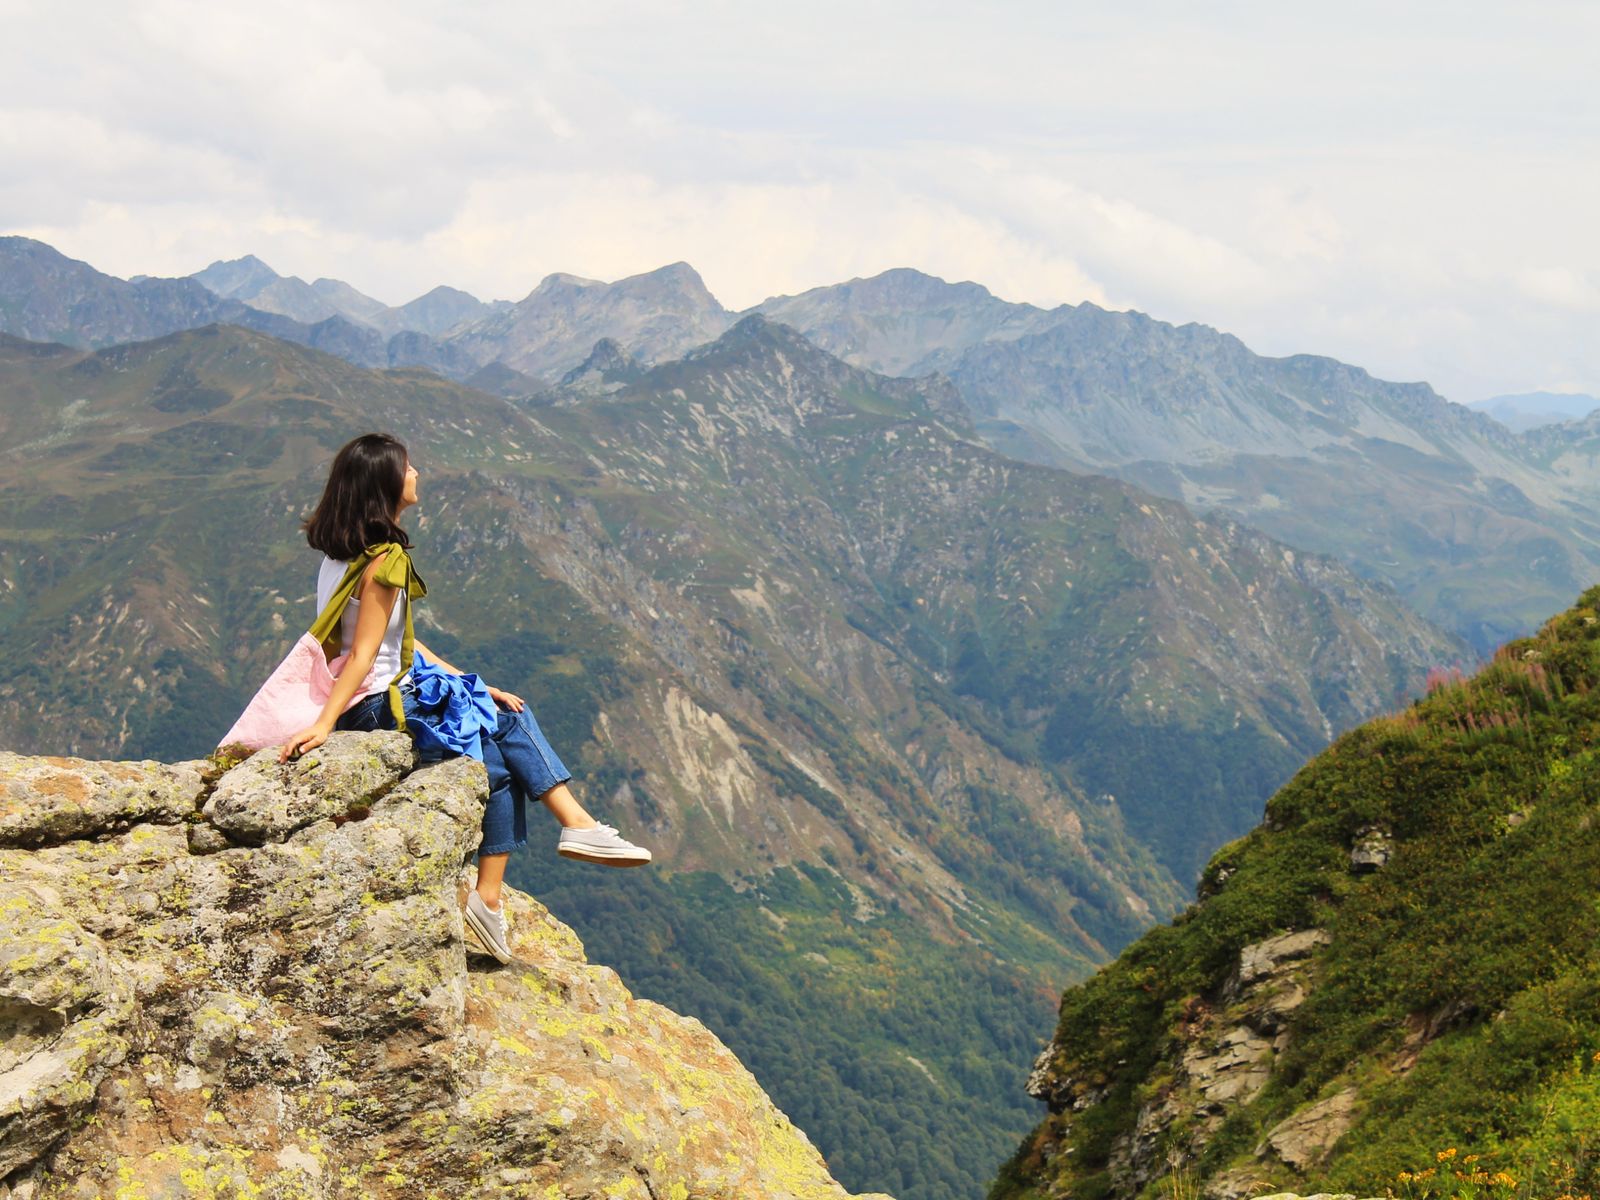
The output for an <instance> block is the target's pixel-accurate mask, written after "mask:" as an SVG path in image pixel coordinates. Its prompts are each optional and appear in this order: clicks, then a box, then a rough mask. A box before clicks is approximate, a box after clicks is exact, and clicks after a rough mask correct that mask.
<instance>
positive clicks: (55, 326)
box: [0, 237, 249, 347]
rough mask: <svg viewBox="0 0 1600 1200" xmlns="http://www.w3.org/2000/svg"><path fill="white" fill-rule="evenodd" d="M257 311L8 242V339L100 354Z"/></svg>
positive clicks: (1, 326)
mask: <svg viewBox="0 0 1600 1200" xmlns="http://www.w3.org/2000/svg"><path fill="white" fill-rule="evenodd" d="M248 315H249V310H248V309H247V308H246V307H245V306H244V305H243V304H239V303H237V302H232V301H228V300H226V299H221V298H218V297H217V296H215V295H213V294H212V293H211V292H210V291H208V290H206V288H204V287H202V286H201V285H200V284H198V283H196V282H194V281H193V280H187V279H143V280H140V281H139V282H138V283H129V282H127V281H125V280H121V279H117V278H115V277H113V276H110V275H105V274H102V273H101V272H99V271H96V270H95V269H94V268H93V267H91V266H89V264H88V263H83V262H79V261H78V260H77V259H72V258H68V257H67V256H66V255H64V254H61V253H60V252H58V251H56V250H54V249H52V248H51V247H50V246H47V245H45V244H44V243H43V242H37V241H34V240H32V239H31V238H22V237H0V333H8V334H11V335H12V336H13V337H20V338H27V339H28V340H30V341H36V342H63V343H65V344H67V345H71V346H81V347H97V346H107V345H113V344H115V343H118V342H131V341H142V340H145V339H148V338H152V337H160V336H161V335H162V334H165V333H170V332H172V331H173V330H174V329H192V328H194V327H196V326H199V325H206V324H210V323H213V322H217V321H239V320H242V319H244V318H246V317H247V316H248Z"/></svg>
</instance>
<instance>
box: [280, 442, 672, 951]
mask: <svg viewBox="0 0 1600 1200" xmlns="http://www.w3.org/2000/svg"><path fill="white" fill-rule="evenodd" d="M416 502H417V469H416V468H415V467H414V466H412V465H411V461H410V457H409V456H408V455H407V453H406V448H405V446H404V445H403V444H402V443H401V442H400V441H398V440H397V439H396V438H393V437H390V436H389V435H388V434H382V433H368V434H363V435H362V436H361V437H358V438H356V439H355V440H354V441H352V442H350V443H349V444H347V445H346V446H344V448H343V449H341V450H340V451H339V453H338V454H337V455H335V456H334V460H333V467H332V469H331V470H330V471H329V473H328V483H327V486H326V487H324V488H323V490H322V498H321V500H319V501H318V502H317V507H316V511H314V512H313V513H312V514H311V516H310V518H309V519H308V520H307V521H306V522H305V532H306V540H307V541H308V542H310V543H311V547H312V549H314V550H320V551H322V553H323V556H324V557H323V560H322V568H321V571H320V573H319V575H318V577H317V609H318V611H322V610H323V609H324V608H325V607H326V605H327V604H328V601H329V599H330V598H331V597H332V595H333V593H334V591H335V590H336V589H337V588H338V586H339V583H340V581H341V580H342V579H343V578H344V577H345V574H346V571H347V570H348V568H349V565H350V564H351V563H352V562H355V561H356V560H358V559H361V558H363V557H370V559H371V562H370V563H369V564H368V565H367V567H366V568H365V569H364V571H363V572H362V575H361V580H360V583H359V584H358V585H356V592H355V594H354V596H353V597H352V598H351V600H350V603H349V606H348V607H347V608H346V609H345V612H344V618H343V625H342V628H341V631H340V634H341V641H342V650H343V651H344V652H346V653H348V655H349V657H348V658H347V659H346V660H345V664H344V666H343V668H342V669H341V670H340V672H339V675H338V678H337V680H336V681H335V683H334V687H333V691H332V694H331V695H330V696H329V697H328V701H327V703H326V704H325V705H324V706H323V709H322V714H321V716H320V717H318V719H317V721H316V723H315V724H313V725H312V726H311V727H310V728H308V729H303V730H301V731H300V732H299V733H297V734H295V735H294V736H293V737H292V738H290V739H289V740H288V741H287V742H285V743H284V745H283V749H282V751H281V753H280V756H279V757H280V760H282V761H287V760H288V759H289V758H290V757H292V756H294V755H298V754H301V753H304V752H305V751H307V750H311V749H313V748H315V747H317V746H320V745H322V743H323V742H325V741H326V740H327V738H328V734H329V733H331V732H332V731H333V730H335V729H353V730H373V729H393V728H395V727H396V725H397V721H396V716H397V714H398V715H401V716H403V718H404V720H405V723H406V726H407V729H408V730H409V732H411V734H412V736H413V737H414V738H416V739H417V740H418V741H419V742H421V743H423V744H425V745H435V746H437V745H441V744H450V741H451V738H452V737H454V738H457V739H459V738H460V737H461V736H462V734H461V729H460V728H459V727H457V728H453V729H443V728H436V727H434V723H436V722H437V721H438V720H439V719H440V718H439V714H438V712H437V710H436V709H432V708H429V707H427V706H426V705H424V704H421V703H419V700H418V688H417V685H416V682H415V680H414V678H413V671H412V650H413V648H414V649H415V651H416V659H415V662H416V671H417V673H419V674H420V673H424V672H428V673H432V674H445V673H447V674H449V675H461V674H462V672H461V671H460V670H458V669H457V668H456V667H453V666H451V665H450V664H449V663H447V662H445V661H444V660H443V659H441V658H440V657H439V656H438V655H437V654H435V653H433V651H431V650H429V649H428V648H427V647H426V646H424V645H423V644H422V643H421V642H420V641H415V640H414V639H413V638H412V637H411V636H410V634H411V621H410V614H409V613H408V612H407V607H408V605H409V604H410V602H411V601H412V600H413V599H415V598H419V597H421V596H422V595H425V594H426V592H425V589H424V588H423V587H422V581H421V580H420V579H418V578H417V575H416V572H415V571H414V570H413V569H412V567H411V559H410V556H409V555H408V554H407V550H409V549H410V546H411V541H410V539H409V538H408V537H407V536H406V532H405V530H403V529H402V528H400V524H399V521H400V514H401V513H403V512H404V511H405V510H406V509H408V508H410V507H411V506H412V505H413V504H415V503H416ZM369 676H372V677H373V678H376V679H379V680H390V679H393V680H395V684H394V685H391V687H390V689H389V690H388V691H379V692H376V693H374V694H372V695H369V696H366V697H365V698H363V699H361V700H359V701H357V702H356V703H355V704H353V705H352V704H351V703H350V702H351V698H352V697H353V696H355V694H356V693H357V692H358V691H359V690H360V689H361V687H362V683H363V681H365V680H367V679H368V677H369ZM487 692H488V695H489V697H491V698H492V700H493V704H494V708H493V712H494V716H493V717H492V718H489V719H488V724H489V725H490V726H491V727H489V728H486V729H485V730H484V731H483V733H482V734H481V735H480V736H478V738H477V741H476V744H475V745H473V746H472V747H471V748H472V749H481V752H482V758H483V763H484V766H485V767H486V768H487V769H488V772H489V803H488V805H487V807H486V808H485V809H484V813H483V840H482V842H481V843H480V844H479V846H478V881H477V884H476V885H475V886H474V888H473V890H472V892H471V893H470V894H469V895H468V896H467V907H466V919H467V923H468V924H469V925H470V926H471V927H472V930H473V932H474V933H475V934H477V936H478V938H479V940H481V941H482V942H483V944H484V947H485V948H486V949H487V950H488V951H489V952H490V953H491V954H493V955H494V956H495V958H497V959H499V960H500V961H501V962H503V963H504V962H510V961H511V951H510V949H509V947H508V946H507V944H506V926H505V913H504V909H503V908H502V907H501V904H500V886H501V881H502V880H503V879H504V878H505V873H506V863H507V861H508V860H509V859H510V857H511V851H513V850H515V849H516V848H517V847H519V846H523V845H526V844H527V840H528V837H527V798H528V797H529V796H533V797H535V798H536V799H538V800H539V801H540V802H541V803H542V804H544V806H545V807H546V808H548V809H549V810H550V811H551V812H552V813H554V814H555V817H556V820H558V821H560V822H561V839H560V842H559V843H558V845H557V847H556V849H557V853H559V854H561V855H563V856H565V857H567V858H576V859H580V860H582V861H584V862H593V863H602V864H604V865H606V866H613V867H636V866H641V865H643V864H644V863H647V862H649V861H650V851H648V850H646V849H644V848H643V847H641V846H635V845H634V844H633V843H631V842H628V841H625V840H623V838H622V837H620V836H619V835H618V833H617V831H616V830H615V829H613V828H612V827H611V826H609V825H602V824H600V823H599V822H598V821H596V820H595V819H594V818H593V817H592V816H590V815H589V813H588V812H587V811H585V809H584V807H583V805H581V804H580V803H578V800H577V797H575V796H574V795H573V794H572V792H571V790H570V789H568V787H567V781H568V780H570V779H571V778H572V775H571V773H570V772H569V771H568V770H567V769H566V767H564V766H563V765H562V763H561V759H560V758H558V757H557V756H556V753H555V751H554V750H552V749H551V748H550V743H549V742H547V741H546V740H545V737H544V734H543V733H542V732H540V729H539V723H538V722H537V721H536V720H534V717H533V713H532V712H531V711H530V710H529V708H528V706H527V703H526V702H525V701H524V700H523V699H522V697H521V696H516V695H513V694H512V693H510V692H505V691H501V690H500V689H499V688H493V687H491V688H488V689H487ZM484 704H485V707H487V701H485V702H484ZM347 707H348V711H346V708H347ZM467 727H468V728H469V729H470V728H471V727H472V726H471V725H470V723H469V724H468V726H467ZM468 736H472V735H470V734H469V735H468ZM469 752H470V751H469ZM475 757H476V755H475Z"/></svg>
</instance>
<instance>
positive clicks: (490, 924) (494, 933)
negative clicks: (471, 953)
mask: <svg viewBox="0 0 1600 1200" xmlns="http://www.w3.org/2000/svg"><path fill="white" fill-rule="evenodd" d="M462 915H463V916H465V917H466V919H467V924H468V925H469V926H471V927H472V932H473V933H474V934H476V935H477V938H478V941H480V942H481V943H483V948H484V949H485V950H487V951H488V952H489V953H490V954H492V955H494V956H495V958H497V959H498V960H499V961H500V962H503V963H508V962H510V961H511V947H510V946H508V945H507V944H506V902H505V901H504V900H501V901H500V907H499V908H498V909H494V908H490V907H489V906H488V905H487V904H485V903H484V902H483V897H482V896H480V895H478V893H477V892H476V891H471V892H468V893H467V909H466V912H465V913H463V914H462Z"/></svg>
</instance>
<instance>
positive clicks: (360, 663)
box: [278, 560, 400, 762]
mask: <svg viewBox="0 0 1600 1200" xmlns="http://www.w3.org/2000/svg"><path fill="white" fill-rule="evenodd" d="M381 561H382V560H374V561H373V563H372V564H371V565H370V566H369V567H367V569H366V571H365V572H364V573H363V574H362V576H361V584H360V587H359V588H358V590H357V592H356V599H357V600H359V601H360V602H361V611H360V612H358V613H357V614H356V632H355V637H354V638H352V639H351V642H350V657H349V658H347V659H345V663H344V667H343V669H342V670H340V672H339V678H338V679H336V680H334V681H333V691H331V692H330V693H328V702H327V703H326V704H324V705H323V706H322V713H321V715H320V716H318V717H317V720H316V724H314V725H312V726H311V728H309V729H302V730H301V731H300V732H299V733H297V734H295V735H294V736H293V737H292V738H290V739H289V740H288V741H287V742H285V743H284V744H283V749H282V750H280V751H279V752H278V761H279V762H287V761H288V760H289V759H290V758H292V757H294V756H295V755H298V754H303V753H304V752H305V751H307V750H315V749H316V748H317V747H318V746H320V745H322V743H323V742H325V741H327V740H328V735H329V734H330V733H332V732H333V727H334V724H335V723H336V722H337V721H338V720H339V714H341V713H342V712H344V710H345V709H346V708H348V707H349V705H350V698H351V697H352V696H354V695H355V694H356V689H357V688H358V687H360V686H361V681H362V680H364V679H365V678H366V677H367V672H369V671H371V670H372V664H373V662H374V661H376V659H377V657H378V647H380V646H381V645H383V635H384V631H385V630H387V629H388V627H389V617H390V616H391V615H392V614H393V613H394V605H395V600H396V599H397V598H398V597H399V595H400V589H399V588H393V587H390V586H389V585H388V584H386V583H379V582H378V581H377V579H375V578H374V576H376V575H377V573H378V567H379V565H380V563H381Z"/></svg>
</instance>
